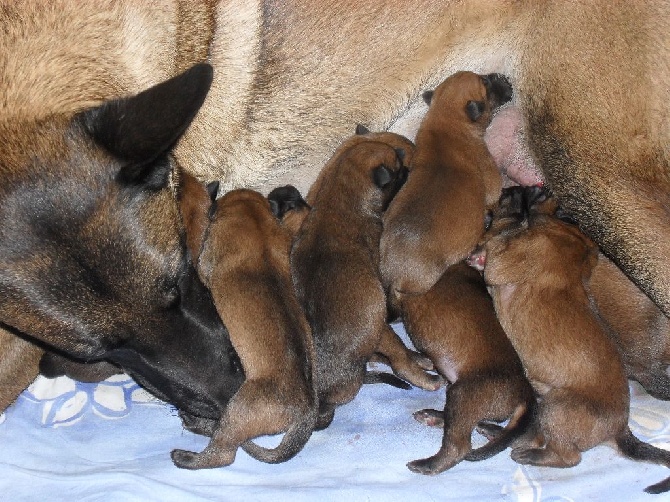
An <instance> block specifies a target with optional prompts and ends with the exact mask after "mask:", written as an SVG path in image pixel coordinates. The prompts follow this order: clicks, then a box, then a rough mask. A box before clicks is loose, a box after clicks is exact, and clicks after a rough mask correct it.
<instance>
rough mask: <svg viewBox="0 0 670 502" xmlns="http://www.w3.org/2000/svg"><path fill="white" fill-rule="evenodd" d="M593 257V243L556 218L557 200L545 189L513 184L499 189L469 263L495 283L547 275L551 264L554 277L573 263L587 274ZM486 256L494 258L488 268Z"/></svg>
mask: <svg viewBox="0 0 670 502" xmlns="http://www.w3.org/2000/svg"><path fill="white" fill-rule="evenodd" d="M596 259H597V247H596V246H595V244H594V243H593V242H592V241H591V240H590V239H589V238H588V237H586V236H585V235H584V234H583V233H582V232H581V231H580V230H579V229H578V228H577V226H576V225H574V222H572V221H570V220H567V219H565V218H559V206H558V203H557V201H556V199H555V198H554V197H553V196H552V195H551V193H550V192H549V191H548V190H546V189H543V188H540V187H520V186H515V187H509V188H507V189H505V190H503V193H502V195H501V197H500V204H499V206H498V208H497V210H496V212H495V213H494V214H493V216H492V220H491V223H490V226H489V228H488V230H487V232H486V234H485V235H484V237H483V239H482V242H481V243H480V245H479V246H478V248H477V249H476V250H475V251H474V252H473V253H472V254H471V255H470V256H469V257H468V264H470V265H471V266H473V267H474V268H476V269H478V270H483V271H484V273H485V277H486V278H487V282H489V283H490V284H491V283H493V284H495V282H496V279H497V277H505V280H511V278H512V277H515V278H517V280H521V278H522V277H534V276H537V277H535V278H534V280H542V279H539V277H540V276H543V278H545V279H551V276H550V274H548V273H547V270H550V269H551V266H552V265H555V269H556V270H557V271H559V272H558V274H556V277H557V276H561V275H562V274H563V270H564V269H565V270H569V269H570V268H572V270H574V271H576V272H577V273H578V274H580V275H579V277H581V278H585V277H587V276H588V274H590V272H591V270H592V268H593V266H594V265H595V260H596ZM490 261H494V262H495V264H494V269H491V268H489V266H488V263H489V262H490ZM566 264H567V266H564V265H566ZM501 269H504V273H501ZM539 270H543V272H539ZM563 275H565V274H563ZM556 277H554V278H553V279H554V283H555V284H558V282H559V281H558V279H556ZM573 278H574V277H573Z"/></svg>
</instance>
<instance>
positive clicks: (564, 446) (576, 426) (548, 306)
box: [471, 198, 670, 493]
mask: <svg viewBox="0 0 670 502" xmlns="http://www.w3.org/2000/svg"><path fill="white" fill-rule="evenodd" d="M515 206H516V207H515ZM507 209H509V210H510V212H508V213H506V214H503V215H502V217H501V219H500V221H498V222H496V221H495V220H494V222H493V225H492V228H491V231H490V232H491V233H489V234H487V236H488V238H487V241H486V244H485V245H484V248H483V250H480V251H478V252H476V253H475V254H474V256H473V259H472V260H471V262H472V263H473V264H475V265H476V266H477V267H478V268H481V267H482V266H483V272H484V279H485V281H486V284H487V285H488V287H489V291H490V293H491V295H492V297H493V302H494V305H495V309H496V313H497V315H498V318H499V319H500V322H501V324H502V326H503V328H504V330H505V333H506V334H507V336H508V337H509V339H510V341H511V342H512V344H513V346H514V348H515V349H516V351H517V353H518V354H519V357H520V358H521V361H522V363H523V366H524V368H525V370H526V374H527V376H528V379H529V381H530V383H531V384H532V386H533V388H534V389H535V391H536V392H537V394H538V395H539V404H538V411H537V420H536V422H535V424H534V428H533V429H534V431H533V433H532V434H528V436H527V437H526V438H523V440H521V441H520V442H519V444H517V445H516V447H515V448H514V449H513V451H512V458H513V459H514V460H515V461H517V462H519V463H523V464H530V465H539V466H551V467H569V466H573V465H576V464H578V463H579V461H580V460H581V452H583V451H586V450H588V449H590V448H593V447H594V446H597V445H599V444H601V443H604V442H606V441H613V442H615V443H616V445H617V446H618V449H619V451H621V452H622V453H623V454H624V455H626V456H627V457H630V458H632V459H635V460H646V461H651V462H656V463H660V464H663V465H666V466H669V467H670V452H666V451H664V450H661V449H659V448H655V447H653V446H651V445H648V444H646V443H643V442H641V441H640V440H638V439H637V438H636V437H635V436H633V434H632V433H631V431H630V429H629V427H628V414H629V389H628V381H627V379H626V375H625V373H624V369H623V364H622V362H621V357H620V355H619V354H618V352H617V349H616V347H615V346H614V344H613V343H612V342H611V341H610V339H609V338H608V336H607V334H606V333H605V331H604V327H603V326H602V324H601V322H600V320H599V319H598V316H597V314H596V312H595V311H594V308H593V306H592V304H591V300H590V298H589V297H588V294H587V291H586V288H585V283H586V282H587V281H588V279H589V276H590V274H591V272H592V270H593V268H594V267H595V265H596V262H597V252H598V251H597V247H596V246H595V244H594V243H593V242H592V241H591V240H590V239H588V238H587V237H586V236H585V235H584V234H582V233H581V232H580V231H579V230H578V229H577V227H575V226H574V225H570V224H568V223H565V222H563V221H561V220H559V219H557V218H555V217H552V216H549V215H547V214H543V212H542V210H540V211H537V212H535V213H534V212H533V211H532V210H531V209H530V208H529V207H528V206H527V205H526V206H525V207H524V201H523V198H522V199H520V204H516V203H515V201H512V203H510V204H509V205H508V206H507ZM515 213H516V214H515ZM538 257H541V258H539V259H538ZM566 313H569V315H566ZM548 350H549V351H550V356H547V354H548V352H547V351H548ZM669 489H670V478H668V479H666V480H663V481H661V482H660V483H657V484H655V485H652V486H649V487H647V488H646V490H645V491H647V492H649V493H660V492H664V491H667V490H669Z"/></svg>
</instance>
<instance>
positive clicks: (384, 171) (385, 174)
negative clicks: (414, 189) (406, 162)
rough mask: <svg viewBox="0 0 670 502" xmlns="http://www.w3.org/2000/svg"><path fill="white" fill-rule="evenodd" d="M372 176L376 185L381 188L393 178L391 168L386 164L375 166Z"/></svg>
mask: <svg viewBox="0 0 670 502" xmlns="http://www.w3.org/2000/svg"><path fill="white" fill-rule="evenodd" d="M372 177H373V179H374V182H375V185H377V186H378V187H379V188H384V187H385V186H386V185H388V184H389V183H390V182H391V180H392V179H393V174H391V171H389V169H388V168H387V167H386V166H385V165H384V164H382V165H381V166H379V167H377V168H375V170H374V171H373V173H372Z"/></svg>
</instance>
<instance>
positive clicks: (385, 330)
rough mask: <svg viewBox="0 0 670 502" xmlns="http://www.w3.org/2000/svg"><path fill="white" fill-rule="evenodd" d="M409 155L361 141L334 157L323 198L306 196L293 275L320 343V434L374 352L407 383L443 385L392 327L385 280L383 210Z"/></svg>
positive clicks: (402, 177)
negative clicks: (306, 210) (381, 271)
mask: <svg viewBox="0 0 670 502" xmlns="http://www.w3.org/2000/svg"><path fill="white" fill-rule="evenodd" d="M404 155H405V152H404V151H399V150H396V149H394V148H393V147H392V146H390V145H388V144H386V143H381V142H379V141H376V140H364V139H363V140H362V139H361V138H360V137H356V139H355V141H354V144H353V146H350V147H348V148H345V149H342V148H340V149H338V150H337V151H336V153H335V155H334V157H333V158H332V159H331V160H330V161H329V162H328V164H327V165H326V166H325V167H324V169H323V172H322V173H321V175H320V182H319V189H318V192H316V193H313V194H311V197H309V196H308V202H309V203H310V204H311V206H312V209H311V211H310V212H309V214H308V215H307V217H306V218H305V221H304V222H303V224H302V227H301V229H300V232H299V233H298V236H297V238H296V241H295V243H294V246H293V250H292V252H291V270H292V273H293V278H294V282H295V285H296V290H297V294H298V298H299V300H300V302H301V304H302V305H303V307H304V309H305V313H306V315H307V319H308V321H309V323H310V326H311V328H312V334H313V337H314V343H315V348H316V374H317V378H316V383H317V389H318V396H319V407H320V411H319V414H320V417H319V424H318V427H320V428H322V427H326V426H327V425H329V424H330V422H331V421H332V418H333V414H334V410H335V407H336V406H338V405H342V404H345V403H347V402H349V401H351V400H352V399H353V398H354V397H355V395H356V394H357V393H358V390H359V389H360V386H361V385H362V383H363V381H364V377H365V372H366V363H367V362H368V360H369V359H370V358H371V357H372V355H373V354H374V353H376V352H380V353H382V354H383V355H384V356H385V357H387V358H388V359H389V362H390V364H391V367H392V369H393V371H394V372H395V373H396V374H397V375H398V376H400V377H401V378H404V379H406V380H408V381H409V382H411V383H413V384H415V385H420V386H421V387H424V388H428V389H436V388H437V387H439V384H440V379H439V378H438V377H437V376H435V375H428V374H426V373H425V372H424V371H423V370H422V368H421V367H419V365H418V364H417V363H416V362H415V360H414V359H413V358H412V357H411V352H410V351H409V350H408V349H406V348H405V346H404V345H403V343H402V341H401V340H400V339H399V338H398V336H397V335H396V334H395V333H394V332H393V331H392V330H391V328H390V327H389V326H388V324H387V323H386V295H385V293H384V290H383V288H382V285H381V282H380V279H379V262H378V259H379V251H378V249H379V237H380V235H381V216H382V211H383V210H384V208H385V207H386V206H387V204H388V203H389V201H390V200H391V199H392V197H393V196H394V195H395V193H396V192H397V191H398V189H399V187H400V186H401V185H402V183H403V182H404V180H405V175H406V169H405V167H404V166H403V164H402V160H401V159H402V157H404ZM310 199H311V200H310Z"/></svg>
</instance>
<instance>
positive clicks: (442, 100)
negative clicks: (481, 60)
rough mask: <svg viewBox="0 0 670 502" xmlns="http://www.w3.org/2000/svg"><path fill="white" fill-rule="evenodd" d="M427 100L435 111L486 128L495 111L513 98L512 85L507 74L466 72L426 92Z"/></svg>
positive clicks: (457, 74) (424, 95)
mask: <svg viewBox="0 0 670 502" xmlns="http://www.w3.org/2000/svg"><path fill="white" fill-rule="evenodd" d="M423 99H424V101H425V102H426V104H428V105H429V106H430V109H431V112H433V114H440V115H443V116H445V117H449V119H454V118H456V119H459V120H462V121H465V122H466V123H471V124H477V125H480V126H481V127H483V128H486V127H487V126H488V125H489V124H490V123H491V118H492V114H493V112H494V111H495V110H496V109H497V108H498V107H500V106H501V105H502V104H504V103H507V102H508V101H510V100H511V99H512V85H511V84H510V83H509V81H508V80H507V78H506V77H505V76H504V75H501V74H499V73H490V74H488V75H478V74H476V73H473V72H468V71H462V72H458V73H455V74H454V75H452V76H450V77H449V78H447V79H446V80H445V81H444V82H442V83H441V84H440V85H439V86H438V87H437V88H436V89H435V90H434V91H426V92H424V94H423Z"/></svg>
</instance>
